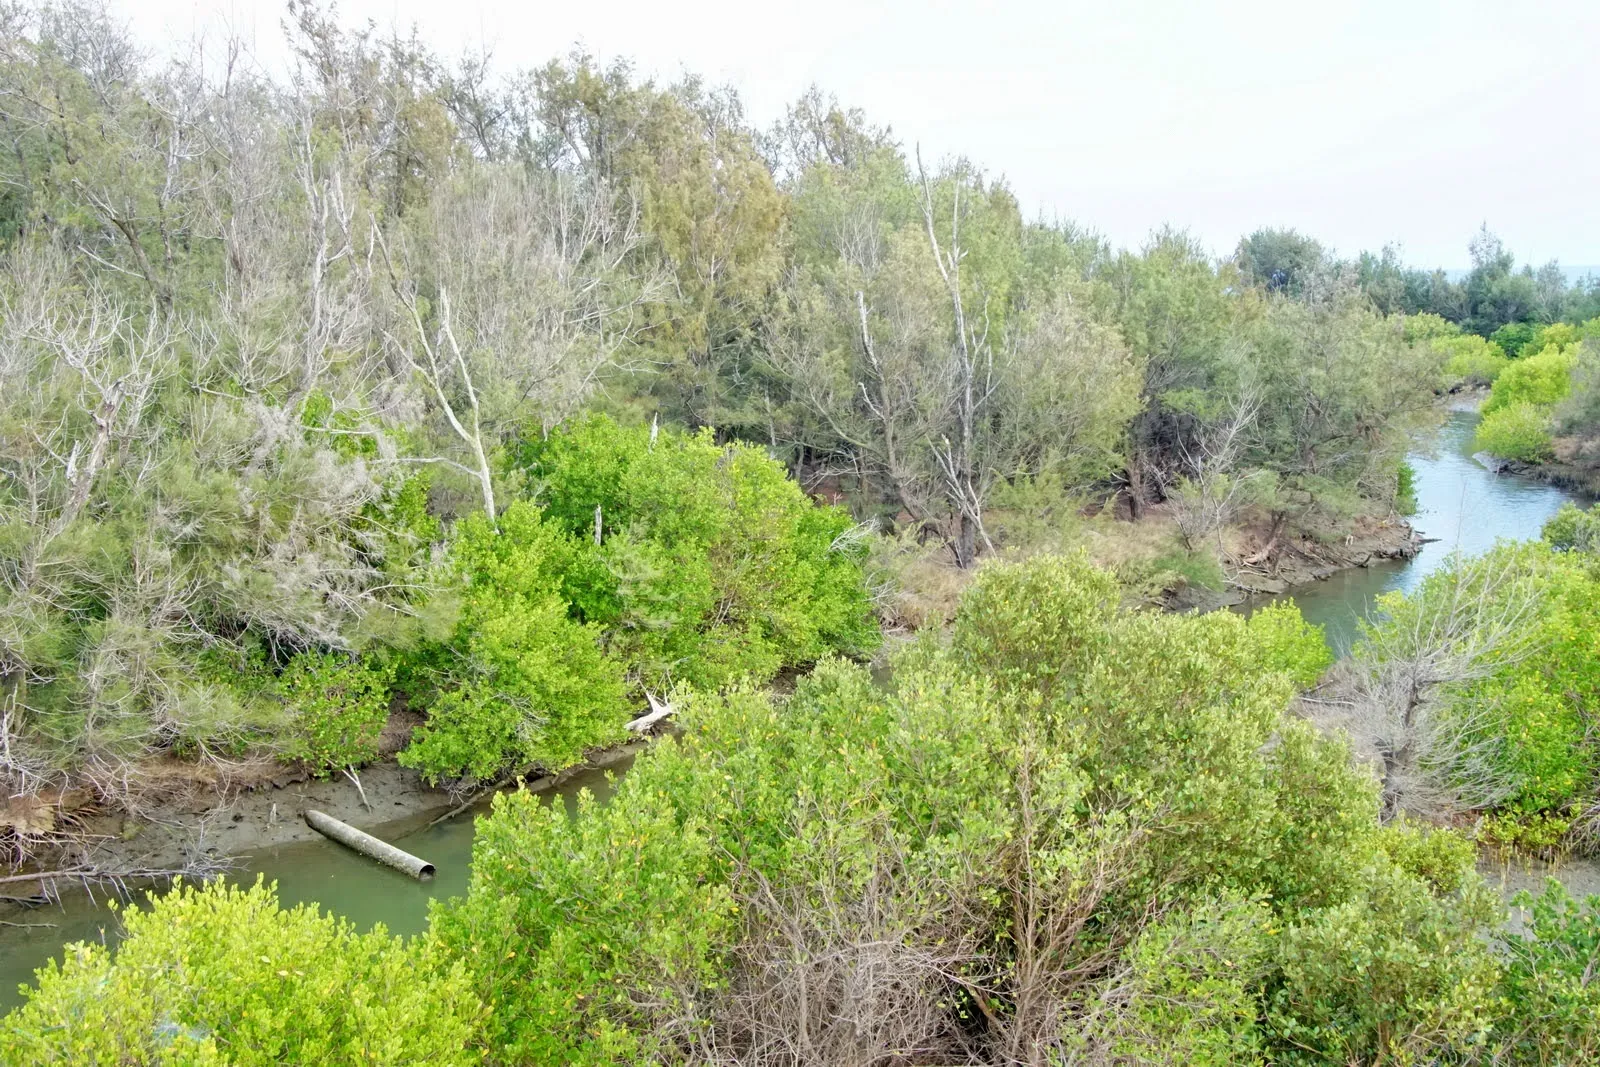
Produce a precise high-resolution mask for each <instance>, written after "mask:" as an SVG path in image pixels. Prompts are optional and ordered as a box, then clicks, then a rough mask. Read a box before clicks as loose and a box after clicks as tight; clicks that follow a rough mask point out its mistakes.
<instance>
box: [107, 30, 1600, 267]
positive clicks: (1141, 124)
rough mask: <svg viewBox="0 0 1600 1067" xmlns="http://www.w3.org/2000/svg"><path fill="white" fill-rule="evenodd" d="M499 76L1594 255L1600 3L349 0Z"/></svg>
mask: <svg viewBox="0 0 1600 1067" xmlns="http://www.w3.org/2000/svg"><path fill="white" fill-rule="evenodd" d="M116 2H118V3H119V4H120V9H121V11H122V12H123V14H124V15H125V17H127V18H128V19H130V20H131V22H132V24H133V26H134V29H135V32H136V33H137V34H138V35H139V36H140V37H141V38H142V39H143V40H144V41H145V42H146V43H147V45H148V46H149V47H151V48H153V49H160V48H165V47H170V42H172V41H174V40H178V39H183V38H186V37H188V36H190V35H192V34H193V33H194V32H195V31H196V30H197V29H200V28H211V29H215V27H217V26H220V25H224V24H228V25H231V26H232V27H233V28H234V29H235V30H236V31H237V32H239V33H241V34H242V35H244V36H245V37H247V38H249V39H252V40H253V41H254V44H255V48H256V51H257V52H258V54H259V55H260V56H261V57H262V58H263V60H264V61H265V62H267V63H269V64H270V63H275V62H281V61H282V57H283V55H284V50H283V45H282V34H281V32H280V30H279V21H280V18H281V15H282V12H283V4H282V2H281V0H200V2H196V0H116ZM340 12H341V15H342V16H343V18H344V19H345V20H346V21H355V20H366V19H369V18H370V19H373V20H375V21H377V22H378V23H379V24H380V25H383V26H388V25H390V24H394V23H398V24H399V25H401V26H402V27H408V26H410V25H412V24H415V25H416V26H417V27H418V28H419V30H420V31H421V33H422V35H423V37H424V38H425V39H427V40H428V41H430V42H431V43H432V45H433V46H434V47H435V49H437V50H438V51H440V52H442V53H445V54H447V55H456V54H459V53H460V52H461V51H462V50H464V49H468V48H470V49H474V50H475V49H478V48H481V47H487V48H489V49H490V50H491V51H492V53H493V55H494V58H495V60H496V62H497V64H498V65H499V66H501V67H503V68H506V69H513V68H516V67H520V66H528V65H533V64H537V63H541V62H543V61H545V60H547V59H549V58H551V57H552V56H555V55H558V54H562V53H565V52H567V51H568V50H569V49H570V48H571V47H572V46H573V45H574V44H582V45H583V46H584V47H586V48H587V49H589V50H590V51H592V52H594V53H596V54H597V55H599V56H601V57H602V58H605V59H610V58H613V57H625V58H628V59H631V60H633V61H634V62H635V63H636V64H637V65H638V67H639V68H640V69H641V70H642V71H645V72H648V73H653V74H656V75H659V76H662V77H666V78H669V79H670V78H672V77H674V76H676V75H677V74H678V73H679V72H681V71H684V70H689V71H694V72H697V73H699V74H702V75H704V76H705V77H707V78H708V79H710V80H712V81H714V82H721V83H728V84H732V85H733V86H735V87H736V88H737V89H738V90H739V91H740V93H741V95H742V96H743V97H744V99H745V102H746V107H747V110H748V112H749V114H750V116H751V118H752V119H754V120H755V121H756V122H758V123H759V124H761V125H766V124H767V123H768V122H770V121H771V120H772V119H773V118H775V117H777V116H778V115H779V114H780V113H781V112H782V109H783V107H784V105H785V104H786V103H787V102H789V101H790V100H792V99H794V98H795V97H796V96H798V95H799V94H800V93H801V92H802V91H803V90H804V89H805V88H806V87H807V86H808V85H810V84H812V83H816V84H818V85H820V86H821V87H822V88H823V89H824V90H826V91H829V92H832V93H835V94H836V95H837V96H838V97H839V99H840V101H841V102H842V103H844V104H846V105H851V106H857V107H861V108H863V109H865V110H866V112H867V113H868V115H869V117H870V118H871V119H873V120H874V121H876V122H880V123H887V124H889V125H891V126H892V127H893V128H894V130H895V132H896V134H897V135H898V137H899V138H900V139H901V140H902V142H903V143H904V144H905V145H906V146H907V148H908V149H909V148H910V147H911V146H912V145H914V144H918V143H920V144H921V146H922V150H923V154H924V156H925V157H929V158H938V157H942V156H945V155H953V154H961V155H966V156H968V157H970V158H972V159H973V160H975V161H976V162H978V163H979V164H980V165H981V166H982V167H984V168H985V169H986V170H987V171H989V172H990V173H991V174H995V175H1003V176H1004V177H1005V178H1006V179H1007V180H1008V181H1009V182H1010V184H1011V186H1012V188H1013V189H1014V190H1015V191H1016V193H1017V195H1018V196H1019V197H1020V199H1021V201H1022V203H1023V206H1024V209H1025V211H1027V212H1029V213H1030V214H1032V213H1038V214H1043V215H1046V216H1049V217H1060V218H1071V219H1076V220H1078V221H1079V222H1081V223H1083V224H1085V225H1088V226H1091V227H1093V228H1095V229H1097V230H1099V231H1101V232H1102V233H1104V234H1106V235H1107V236H1108V237H1110V238H1111V239H1112V240H1113V241H1114V242H1116V243H1118V244H1127V245H1137V244H1138V243H1139V242H1140V241H1141V240H1142V239H1143V238H1144V236H1145V235H1146V234H1147V233H1148V232H1149V231H1150V230H1151V229H1152V228H1153V227H1155V226H1157V225H1160V224H1161V223H1163V222H1170V223H1173V224H1175V225H1178V226H1181V227H1185V228H1187V229H1189V230H1190V231H1191V232H1193V233H1195V234H1197V235H1198V236H1199V237H1201V238H1202V239H1203V240H1204V241H1205V242H1206V243H1208V244H1209V245H1210V246H1211V247H1212V248H1213V250H1215V251H1218V252H1223V251H1227V250H1229V249H1231V248H1232V246H1233V245H1234V244H1235V242H1236V241H1237V240H1238V238H1239V237H1240V235H1241V234H1243V233H1246V232H1248V231H1250V230H1252V229H1255V228H1257V227H1260V226H1293V227H1295V228H1297V229H1299V230H1301V231H1303V232H1307V233H1310V234H1312V235H1314V236H1316V237H1317V238H1319V239H1321V240H1322V241H1323V242H1324V243H1325V244H1328V245H1330V246H1332V247H1334V248H1335V249H1337V250H1338V251H1339V252H1341V253H1344V254H1352V253H1354V252H1356V251H1359V250H1360V249H1362V248H1373V249H1376V248H1378V247H1380V246H1382V245H1383V244H1385V243H1388V242H1395V243H1398V244H1399V245H1401V246H1402V249H1403V251H1404V254H1405V257H1406V259H1407V260H1409V261H1411V262H1413V263H1416V264H1419V265H1423V266H1430V267H1431V266H1446V267H1456V266H1462V265H1465V263H1466V261H1467V253H1466V244H1467V241H1468V239H1469V238H1470V236H1471V234H1472V232H1473V231H1474V230H1475V229H1476V228H1477V226H1478V224H1479V223H1480V222H1484V221H1487V222H1488V224H1489V226H1490V228H1491V229H1493V230H1494V231H1496V232H1497V233H1499V234H1500V236H1501V237H1502V239H1504V240H1505V242H1506V243H1507V245H1508V246H1510V247H1511V248H1512V249H1513V250H1514V251H1515V252H1516V253H1517V254H1518V256H1519V257H1520V258H1521V259H1524V260H1531V261H1534V262H1538V263H1542V262H1544V261H1546V260H1549V259H1559V260H1561V261H1562V263H1564V264H1567V265H1575V264H1600V201H1597V196H1596V193H1597V182H1600V136H1597V131H1600V63H1597V62H1596V60H1595V54H1596V47H1597V45H1600V2H1597V0H1522V2H1518V3H1511V2H1508V0H1451V2H1442V0H1440V2H1435V0H1379V2H1365V0H1362V2H1352V0H1339V2H1337V3H1334V2H1326V0H1325V2H1320V3H1295V2H1293V0H1289V2H1285V0H1274V2H1270V3H1266V2H1255V0H1249V2H1232V3H1222V2H1216V0H1196V2H1190V3H1183V2H1171V3H1149V2H1145V3H1140V2H1135V0H1100V2H1098V3H1092V4H1090V3H1082V2H1079V0H989V2H988V3H985V4H978V3H965V4H957V3H946V2H940V0H891V2H882V3H878V2H870V0H853V2H852V0H804V2H791V0H769V2H767V3H752V2H749V0H740V2H734V0H676V2H661V0H656V2H644V0H577V2H573V0H563V2H560V3H544V2H514V0H345V2H344V3H342V4H341V5H340Z"/></svg>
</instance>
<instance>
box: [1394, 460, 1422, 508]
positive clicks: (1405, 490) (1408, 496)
mask: <svg viewBox="0 0 1600 1067" xmlns="http://www.w3.org/2000/svg"><path fill="white" fill-rule="evenodd" d="M1394 509H1395V511H1397V512H1399V513H1400V514H1401V515H1415V514H1416V513H1417V469H1416V468H1415V467H1413V466H1412V465H1411V464H1409V463H1407V462H1405V461H1404V460H1402V461H1401V462H1400V465H1399V466H1398V467H1396V468H1395V476H1394Z"/></svg>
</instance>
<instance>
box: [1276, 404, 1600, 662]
mask: <svg viewBox="0 0 1600 1067" xmlns="http://www.w3.org/2000/svg"><path fill="white" fill-rule="evenodd" d="M1477 425H1478V415H1477V413H1476V412H1473V411H1452V412H1451V413H1450V414H1449V416H1448V418H1447V419H1446V421H1445V424H1444V425H1443V426H1442V427H1441V428H1440V429H1439V432H1438V433H1437V434H1436V435H1435V437H1434V440H1433V447H1432V448H1431V449H1429V450H1427V451H1418V452H1415V453H1413V454H1412V455H1411V457H1410V460H1411V466H1412V467H1413V468H1414V469H1415V470H1416V482H1415V486H1416V494H1417V513H1416V514H1415V515H1413V516H1412V517H1411V522H1412V524H1413V525H1414V526H1415V527H1416V528H1417V530H1418V531H1419V532H1421V533H1422V534H1423V536H1425V537H1429V538H1437V539H1438V540H1437V541H1433V542H1431V543H1429V544H1426V545H1424V546H1423V548H1422V551H1421V552H1420V553H1418V554H1417V556H1416V558H1415V559H1412V560H1383V561H1381V562H1378V563H1374V564H1373V565H1371V566H1370V567H1355V568H1352V569H1350V570H1345V571H1339V572H1337V573H1335V574H1334V575H1333V576H1332V577H1330V578H1328V579H1326V580H1325V581H1320V582H1313V583H1311V584H1310V585H1304V586H1299V587H1297V588H1295V589H1292V590H1290V591H1289V592H1288V593H1285V594H1284V595H1283V596H1282V597H1275V598H1273V600H1287V599H1292V600H1293V601H1294V602H1295V603H1296V604H1298V605H1299V606H1300V611H1301V613H1302V614H1304V615H1305V617H1306V618H1307V619H1308V620H1309V621H1311V622H1314V623H1318V624H1320V625H1321V626H1322V627H1323V628H1324V630H1325V631H1326V632H1327V635H1328V643H1329V644H1330V645H1332V646H1333V648H1334V651H1336V652H1338V653H1339V654H1340V655H1343V654H1344V653H1346V652H1348V651H1349V650H1350V645H1351V643H1352V642H1353V641H1354V640H1355V638H1356V635H1357V624H1358V623H1359V622H1360V620H1362V619H1363V618H1365V617H1366V615H1367V612H1368V611H1369V610H1370V609H1371V607H1372V602H1373V599H1374V598H1375V597H1377V596H1378V595H1379V594H1380V593H1387V592H1390V591H1391V590H1396V589H1398V590H1400V591H1402V592H1409V591H1411V590H1412V589H1414V588H1416V586H1417V583H1419V582H1421V581H1422V579H1424V578H1426V577H1427V576H1428V575H1429V574H1432V573H1433V572H1434V571H1436V570H1438V569H1439V568H1440V567H1441V566H1443V565H1444V564H1445V563H1446V562H1447V561H1448V560H1449V558H1450V555H1451V554H1452V553H1454V552H1462V553H1465V554H1467V555H1477V554H1478V553H1480V552H1483V551H1485V550H1487V549H1489V548H1491V547H1493V546H1494V543H1495V542H1496V541H1499V540H1502V539H1505V540H1515V541H1523V540H1530V539H1532V538H1536V537H1538V536H1539V531H1540V528H1541V527H1543V526H1544V524H1545V521H1546V520H1547V519H1549V518H1550V517H1551V516H1552V515H1554V514H1555V513H1556V512H1557V511H1558V510H1560V508H1561V505H1562V504H1565V503H1566V502H1568V501H1569V500H1576V499H1577V498H1576V497H1574V496H1573V495H1572V494H1571V493H1568V492H1566V491H1565V490H1562V489H1558V488H1556V487H1555V486H1552V485H1546V484H1544V483H1543V482H1537V481H1534V480H1533V479H1530V478H1519V477H1517V476H1515V475H1509V474H1494V473H1492V472H1490V471H1489V469H1488V468H1487V467H1485V466H1484V465H1483V464H1481V463H1479V462H1478V461H1477V460H1475V459H1473V458H1472V436H1473V432H1474V430H1475V429H1476V428H1477ZM1268 602H1270V601H1268Z"/></svg>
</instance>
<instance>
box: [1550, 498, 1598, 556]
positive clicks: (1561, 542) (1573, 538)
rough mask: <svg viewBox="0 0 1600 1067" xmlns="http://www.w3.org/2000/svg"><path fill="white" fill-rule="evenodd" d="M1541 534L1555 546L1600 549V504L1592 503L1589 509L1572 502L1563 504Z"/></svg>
mask: <svg viewBox="0 0 1600 1067" xmlns="http://www.w3.org/2000/svg"><path fill="white" fill-rule="evenodd" d="M1539 536H1540V537H1542V538H1543V539H1544V541H1545V543H1546V544H1548V545H1550V546H1551V547H1553V548H1560V549H1571V550H1574V551H1578V552H1595V551H1600V504H1595V505H1590V507H1589V509H1588V510H1587V511H1585V510H1584V509H1583V508H1580V507H1578V505H1576V504H1572V503H1567V504H1563V505H1561V510H1560V511H1558V512H1556V513H1555V514H1554V515H1552V516H1551V517H1550V519H1549V521H1547V522H1546V523H1545V524H1544V527H1543V529H1541V530H1540V531H1539Z"/></svg>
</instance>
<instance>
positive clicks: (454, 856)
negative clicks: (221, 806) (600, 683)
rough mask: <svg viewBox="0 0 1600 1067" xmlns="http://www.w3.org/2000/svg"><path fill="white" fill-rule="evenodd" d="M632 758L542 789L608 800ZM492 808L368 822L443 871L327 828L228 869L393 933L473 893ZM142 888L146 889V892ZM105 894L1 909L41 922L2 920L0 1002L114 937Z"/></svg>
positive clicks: (417, 929)
mask: <svg viewBox="0 0 1600 1067" xmlns="http://www.w3.org/2000/svg"><path fill="white" fill-rule="evenodd" d="M632 762H633V760H632V757H631V756H630V757H628V758H626V759H624V760H623V761H621V762H618V763H614V764H612V765H611V766H610V767H608V768H607V769H606V770H603V771H602V770H595V771H584V772H582V773H579V774H576V775H573V776H572V777H571V778H569V779H567V780H566V781H564V782H562V783H561V785H560V786H558V787H556V788H554V789H550V790H547V791H545V792H542V793H541V794H540V795H541V796H542V797H544V798H546V799H547V801H548V802H549V803H560V804H565V805H566V806H567V808H568V810H569V811H574V810H575V809H576V804H577V798H578V793H579V792H580V791H581V790H584V789H587V790H589V791H590V792H592V793H593V794H594V795H595V796H596V798H598V799H600V800H606V799H608V798H609V797H610V796H611V793H612V791H613V788H614V782H615V779H614V776H615V775H618V774H622V773H623V772H625V771H626V770H627V769H628V767H629V766H630V765H631V764H632ZM488 808H489V802H488V801H485V802H484V803H483V804H482V805H480V806H479V807H477V808H475V809H473V810H471V811H467V812H463V813H461V814H460V815H458V816H456V817H455V818H453V819H450V820H449V821H447V822H442V823H440V824H439V825H437V826H432V827H430V826H429V825H428V824H429V823H430V822H432V821H433V820H434V819H435V818H437V817H438V816H439V815H441V814H443V810H439V811H429V812H423V813H420V814H417V815H415V816H411V817H408V818H405V819H401V820H399V821H396V822H390V823H384V824H382V825H380V826H376V827H364V829H368V830H370V832H372V833H373V834H375V835H376V836H378V837H380V838H382V839H383V840H385V841H390V842H393V843H394V844H396V845H398V846H399V847H401V848H403V849H405V850H406V851H407V852H410V853H412V854H413V855H417V856H421V857H422V858H423V859H425V860H427V861H428V862H430V863H432V864H433V865H434V867H435V868H436V869H437V870H438V874H437V876H435V877H434V878H433V879H432V880H431V881H428V882H419V881H417V880H416V879H414V878H410V877H408V876H407V875H404V874H401V873H400V872H399V871H395V870H391V869H389V868H388V867H384V866H382V865H381V864H378V863H375V862H373V861H372V860H369V859H367V858H366V857H364V856H359V855H357V854H355V853H354V852H351V851H350V850H348V849H346V848H343V847H341V846H339V845H335V844H333V843H332V842H331V841H326V840H323V839H321V838H318V839H316V840H313V841H300V842H296V843H294V844H289V845H279V846H277V847H273V848H266V849H261V850H259V851H257V852H253V853H251V854H249V855H246V856H241V857H238V859H239V861H240V866H239V867H238V868H237V869H235V870H234V871H232V872H231V873H230V874H229V875H228V878H229V880H230V881H234V882H239V883H242V884H246V885H248V884H251V883H253V882H254V881H255V880H256V877H257V875H258V874H259V875H262V876H264V877H265V878H266V880H267V881H269V882H270V881H274V880H275V881H276V882H277V883H278V898H279V900H281V901H282V902H283V904H284V905H285V906H288V905H292V904H301V903H315V904H320V905H321V906H322V908H323V909H324V910H326V911H332V912H336V913H338V914H340V915H344V916H347V917H348V918H350V919H351V920H352V921H354V922H355V923H356V925H357V926H358V927H360V928H361V929H363V930H367V929H370V928H371V927H372V926H373V925H375V924H377V923H382V924H383V925H384V926H385V927H387V928H388V930H389V932H390V933H394V934H405V935H407V936H410V935H412V934H418V933H421V932H422V931H423V930H424V929H425V928H426V927H427V925H428V902H429V901H430V900H433V899H435V898H439V899H444V898H448V897H453V896H461V895H463V894H465V893H466V891H467V876H468V874H469V861H470V860H471V858H472V837H473V833H474V831H475V828H476V827H475V823H476V819H477V816H479V815H481V814H483V813H484V812H486V811H488ZM444 810H448V809H444ZM139 896H140V898H141V899H142V897H143V894H139ZM102 899H103V898H98V897H97V898H95V899H90V898H89V897H88V896H86V895H84V894H73V895H70V896H68V897H67V898H66V899H65V900H63V901H62V903H61V904H60V905H51V906H47V907H39V908H33V909H30V910H28V911H17V910H8V911H7V912H6V913H5V914H4V915H3V916H0V921H5V922H9V923H28V924H38V925H29V926H6V927H0V1012H4V1011H6V1010H8V1009H10V1008H11V1007H13V1006H15V1005H16V1004H17V1003H18V1002H19V1001H20V1000H21V997H20V996H19V994H18V991H17V986H18V985H19V984H20V983H23V982H31V980H32V978H33V972H34V970H35V969H36V968H39V967H42V966H43V965H44V964H45V962H46V961H47V960H49V959H50V958H51V957H53V956H59V955H60V951H61V947H62V945H64V944H67V943H69V942H73V941H93V942H99V941H114V940H115V938H116V936H117V929H118V927H117V917H116V913H115V912H113V911H111V910H109V909H107V908H104V907H101V906H100V903H99V902H100V900H102Z"/></svg>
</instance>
